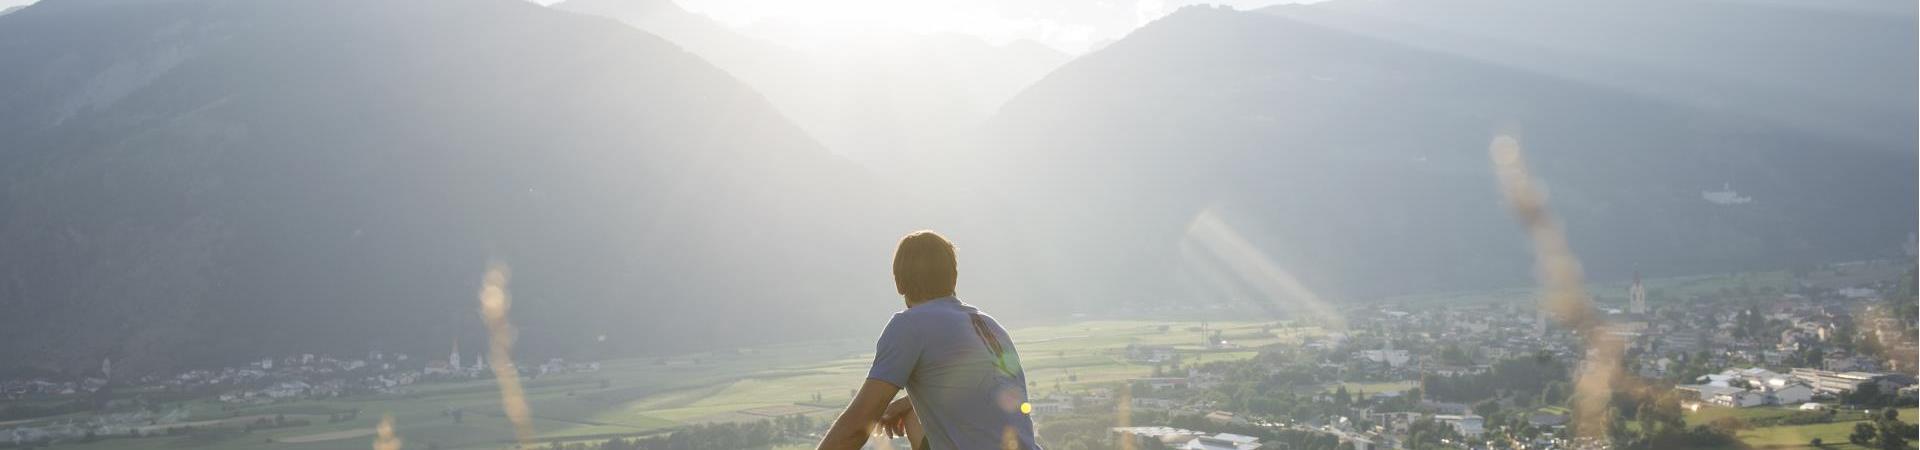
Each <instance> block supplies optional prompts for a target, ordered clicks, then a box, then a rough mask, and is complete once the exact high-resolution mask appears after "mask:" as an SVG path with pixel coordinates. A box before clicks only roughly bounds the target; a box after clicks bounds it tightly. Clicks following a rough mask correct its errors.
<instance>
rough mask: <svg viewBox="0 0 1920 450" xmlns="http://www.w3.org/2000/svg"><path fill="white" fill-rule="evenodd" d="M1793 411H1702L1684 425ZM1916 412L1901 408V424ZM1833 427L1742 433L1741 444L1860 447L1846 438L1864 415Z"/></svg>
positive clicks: (1841, 418)
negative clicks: (1814, 442) (1815, 442)
mask: <svg viewBox="0 0 1920 450" xmlns="http://www.w3.org/2000/svg"><path fill="white" fill-rule="evenodd" d="M1795 411H1796V410H1795V409H1793V408H1771V407H1763V408H1704V409H1701V410H1699V411H1695V412H1691V413H1688V414H1687V425H1689V426H1692V425H1705V424H1707V423H1709V422H1712V421H1714V420H1718V419H1720V418H1724V417H1735V418H1739V419H1741V420H1755V419H1762V418H1770V417H1784V416H1788V415H1792V414H1793V413H1794V412H1795ZM1917 412H1920V411H1917V410H1916V408H1901V409H1900V420H1901V421H1904V422H1907V423H1915V419H1916V418H1915V416H1914V415H1915V414H1916V413H1917ZM1836 417H1837V418H1836V420H1835V421H1834V422H1833V423H1823V424H1813V425H1782V426H1772V427H1762V428H1749V429H1745V430H1741V431H1740V433H1739V436H1740V440H1741V441H1742V442H1745V443H1746V444H1747V445H1749V446H1752V447H1754V448H1780V449H1786V448H1815V447H1813V445H1811V443H1812V441H1813V439H1814V438H1819V439H1820V441H1821V444H1822V446H1821V447H1820V448H1826V449H1857V448H1860V447H1859V446H1856V445H1853V444H1851V443H1848V442H1847V435H1848V434H1852V433H1853V426H1854V424H1855V423H1858V422H1859V421H1861V420H1866V415H1864V414H1861V413H1859V412H1842V413H1839V415H1838V416H1836Z"/></svg>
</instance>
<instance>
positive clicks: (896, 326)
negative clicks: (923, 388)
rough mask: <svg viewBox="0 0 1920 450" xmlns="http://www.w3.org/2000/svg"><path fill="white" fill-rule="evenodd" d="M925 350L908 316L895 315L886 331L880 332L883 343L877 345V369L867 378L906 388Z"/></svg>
mask: <svg viewBox="0 0 1920 450" xmlns="http://www.w3.org/2000/svg"><path fill="white" fill-rule="evenodd" d="M921 348H922V343H921V342H920V336H919V335H918V334H917V333H914V330H913V327H912V326H911V325H909V324H908V323H907V320H906V316H905V315H903V314H895V315H894V316H893V320H889V321H887V329H886V331H881V332H880V340H879V341H878V342H876V343H875V344H874V349H873V369H871V370H868V371H867V378H871V379H875V380H880V381H885V382H887V384H892V385H893V386H894V387H898V388H902V389H904V388H906V387H907V378H908V377H910V376H912V375H913V366H914V365H915V364H917V363H919V362H920V350H921Z"/></svg>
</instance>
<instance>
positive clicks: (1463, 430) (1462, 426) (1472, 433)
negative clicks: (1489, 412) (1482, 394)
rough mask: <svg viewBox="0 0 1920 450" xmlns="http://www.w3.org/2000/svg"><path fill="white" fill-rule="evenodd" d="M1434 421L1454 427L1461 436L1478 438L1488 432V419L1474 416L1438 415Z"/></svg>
mask: <svg viewBox="0 0 1920 450" xmlns="http://www.w3.org/2000/svg"><path fill="white" fill-rule="evenodd" d="M1433 420H1434V421H1437V422H1440V423H1443V424H1447V425H1448V426H1451V427H1453V431H1457V432H1459V433H1460V435H1461V436H1466V437H1476V436H1479V435H1480V434H1481V433H1485V432H1486V431H1487V430H1486V425H1487V422H1486V418H1483V417H1480V416H1477V415H1473V414H1438V415H1435V416H1433Z"/></svg>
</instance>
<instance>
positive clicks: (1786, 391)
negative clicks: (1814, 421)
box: [1768, 383, 1813, 405]
mask: <svg viewBox="0 0 1920 450" xmlns="http://www.w3.org/2000/svg"><path fill="white" fill-rule="evenodd" d="M1768 395H1769V396H1770V397H1772V400H1773V401H1772V403H1773V404H1775V405H1797V404H1801V403H1806V402H1807V401H1810V400H1813V387H1812V386H1807V385H1806V384H1803V383H1791V384H1788V385H1786V386H1782V387H1778V388H1774V389H1773V391H1772V392H1769V393H1768Z"/></svg>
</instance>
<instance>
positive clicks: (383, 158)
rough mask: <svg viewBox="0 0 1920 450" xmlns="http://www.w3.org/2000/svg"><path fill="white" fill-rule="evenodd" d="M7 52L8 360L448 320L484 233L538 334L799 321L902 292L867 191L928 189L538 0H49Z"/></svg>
mask: <svg viewBox="0 0 1920 450" xmlns="http://www.w3.org/2000/svg"><path fill="white" fill-rule="evenodd" d="M0 61H7V63H6V64H0V135H4V136H8V139H7V141H8V145H7V146H6V147H5V148H4V150H0V186H4V196H3V197H0V211H4V213H3V214H0V248H5V249H7V250H6V251H5V252H0V253H3V254H0V268H4V270H0V272H4V276H0V310H4V311H7V313H6V314H0V342H6V343H7V344H6V345H4V346H0V360H4V361H10V362H13V361H18V362H27V363H30V364H34V365H40V366H46V367H56V368H59V367H93V366H95V365H97V363H98V361H99V359H100V358H102V357H112V358H114V359H115V362H116V363H121V364H117V366H121V367H129V368H155V367H166V366H170V365H175V364H205V363H209V362H216V361H222V360H232V359H235V358H246V357H253V356H255V355H260V354H284V353H288V352H303V351H304V352H327V353H336V354H338V353H345V354H352V353H353V352H364V351H367V350H368V349H374V348H384V349H387V350H399V351H420V350H427V349H440V348H443V347H445V346H446V345H447V342H449V341H450V340H453V339H456V338H468V339H475V338H476V337H477V333H478V332H479V330H480V328H479V325H478V322H477V315H476V314H474V311H475V305H477V303H476V300H475V292H477V289H478V286H479V285H478V283H479V281H480V276H481V273H482V271H483V270H484V269H485V268H486V267H487V265H488V264H489V263H490V262H492V261H499V262H504V263H506V264H508V265H510V267H511V270H512V274H513V289H514V293H515V294H516V297H515V303H514V311H515V313H516V319H517V323H519V324H520V325H521V328H522V335H523V345H524V346H525V348H526V349H527V351H530V352H535V353H540V352H553V353H560V352H561V351H565V352H567V353H568V354H579V353H581V352H587V354H592V352H618V351H631V350H636V349H645V350H650V351H658V350H667V349H673V348H680V349H693V348H713V347H722V346H725V345H730V344H738V343H742V342H752V341H754V339H759V338H758V337H756V336H753V335H751V334H741V333H739V332H738V330H739V329H740V328H739V327H741V326H744V324H752V327H753V328H754V329H756V330H759V331H761V332H765V333H770V334H773V335H793V334H799V333H803V332H807V331H809V330H813V329H814V328H815V327H817V326H818V324H819V323H820V322H819V321H821V320H824V319H829V318H837V317H842V316H845V314H830V313H829V312H831V311H833V310H834V308H831V307H829V305H830V304H831V302H833V301H835V300H832V299H842V300H839V301H853V300H854V299H861V298H865V299H874V298H879V299H887V298H889V297H890V296H891V293H892V290H891V286H889V285H888V284H887V283H886V279H885V278H884V277H875V276H870V273H881V274H884V273H885V270H886V267H887V266H886V264H887V263H886V261H887V257H888V256H889V255H890V253H889V252H890V251H891V250H892V249H891V247H890V242H888V241H887V239H885V238H881V239H875V238H873V236H897V235H898V234H900V233H902V232H903V231H901V230H903V229H904V228H905V227H906V225H905V221H904V220H893V219H889V218H887V217H876V215H875V214H873V212H874V211H878V210H880V208H882V207H883V206H889V205H900V204H910V203H911V202H907V201H903V200H899V197H898V196H896V195H893V194H891V192H893V191H895V190H893V189H888V188H885V187H883V185H882V184H880V181H879V180H877V179H876V178H875V177H872V176H870V175H869V174H868V173H867V172H866V171H865V170H864V169H862V168H860V167H859V166H857V165H855V164H853V163H851V162H848V161H846V160H845V159H843V158H840V157H838V156H835V155H833V154H831V153H830V152H828V151H827V150H826V149H824V148H822V147H821V146H820V145H819V144H817V143H816V142H815V141H814V140H812V139H810V138H809V137H808V136H807V135H806V134H805V133H804V132H803V131H801V130H800V129H799V128H797V127H795V126H793V125H792V123H791V122H789V121H787V120H786V119H785V118H784V117H783V116H782V115H780V114H779V113H778V112H777V111H775V110H774V108H773V107H772V106H771V105H769V104H768V103H767V102H766V100H765V99H764V98H762V97H761V96H760V95H759V94H758V93H757V92H756V91H754V90H752V89H750V88H748V87H747V86H745V85H743V84H741V83H739V82H737V81H735V80H734V79H733V78H732V77H729V76H727V75H726V73H725V72H723V71H721V70H720V69H718V68H715V67H713V66H712V65H710V64H708V63H707V62H705V61H704V60H702V59H700V58H697V57H695V56H693V55H691V54H688V53H686V52H683V51H681V50H680V49H679V48H677V47H676V46H674V45H673V44H671V43H669V42H667V41H665V40H662V39H659V38H657V37H654V36H652V35H649V34H647V33H644V32H641V31H638V30H634V29H632V28H630V27H627V26H623V25H620V24H618V23H614V22H612V21H606V20H596V19H590V18H584V17H580V16H576V15H571V14H562V13H557V12H553V11H552V10H548V9H546V8H543V7H540V6H538V5H534V4H530V3H525V2H520V1H513V0H480V1H474V0H409V1H404V2H389V1H383V0H345V1H335V0H326V1H320V0H290V1H274V2H257V1H251V0H178V1H158V0H50V1H45V2H41V3H39V4H36V5H33V6H31V7H28V8H26V9H23V10H21V11H19V12H16V13H14V14H9V15H7V16H4V17H0ZM908 209H909V208H898V210H908ZM814 217H863V218H865V219H863V220H858V221H845V222H827V221H819V220H811V218H814ZM850 237H858V238H859V239H858V240H857V241H855V240H848V239H847V238H850ZM856 274H858V275H861V276H855V275H856ZM796 299H807V301H806V302H802V301H798V300H796ZM823 302H825V303H823ZM884 312H885V310H884V309H883V308H875V310H874V311H873V313H872V314H870V315H871V316H875V317H884ZM601 336H607V337H608V339H606V340H605V342H609V343H611V344H598V343H599V342H601V340H600V337H601ZM469 345H470V346H472V345H473V344H469ZM621 346H630V347H631V348H625V347H621ZM598 347H608V348H598ZM470 348H478V347H477V346H473V347H470ZM129 370H135V369H129Z"/></svg>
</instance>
